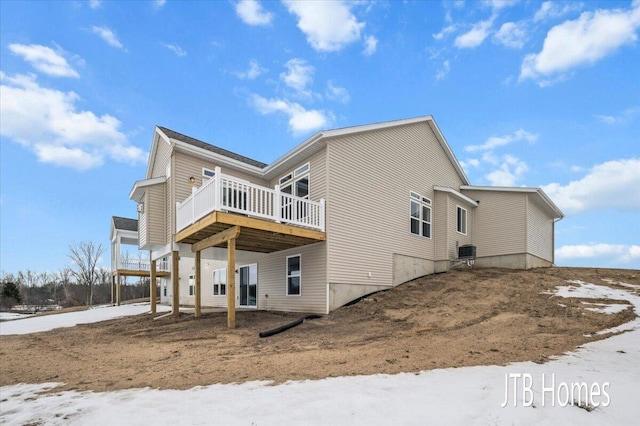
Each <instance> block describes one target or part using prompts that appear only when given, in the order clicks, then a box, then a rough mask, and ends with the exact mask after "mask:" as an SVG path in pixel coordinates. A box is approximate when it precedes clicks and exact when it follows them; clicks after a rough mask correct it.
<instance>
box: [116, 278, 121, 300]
mask: <svg viewBox="0 0 640 426" xmlns="http://www.w3.org/2000/svg"><path fill="white" fill-rule="evenodd" d="M120 281H122V276H121V275H120V274H118V273H116V305H118V306H120V302H121V301H122V292H121V290H122V288H121V283H120Z"/></svg>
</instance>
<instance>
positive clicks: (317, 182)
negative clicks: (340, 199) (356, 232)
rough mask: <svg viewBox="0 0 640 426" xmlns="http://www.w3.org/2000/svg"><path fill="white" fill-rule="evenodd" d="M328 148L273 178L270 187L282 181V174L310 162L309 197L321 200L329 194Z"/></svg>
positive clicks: (291, 171)
mask: <svg viewBox="0 0 640 426" xmlns="http://www.w3.org/2000/svg"><path fill="white" fill-rule="evenodd" d="M326 161H327V155H326V148H325V149H323V150H321V151H318V152H316V153H315V154H313V155H312V156H311V157H310V158H308V159H306V160H304V161H301V162H300V163H299V164H296V166H295V167H292V168H291V170H288V171H287V172H286V173H282V174H281V175H280V176H277V177H276V178H274V179H272V180H271V181H270V182H269V187H270V188H275V186H276V185H277V184H278V183H279V182H280V178H281V177H282V176H285V175H287V174H288V173H293V171H294V170H295V169H297V168H298V167H300V166H303V165H305V164H307V163H309V199H311V200H313V201H319V200H320V199H321V198H326V195H327V186H326V183H327V179H326V176H327V173H326V168H327V166H326Z"/></svg>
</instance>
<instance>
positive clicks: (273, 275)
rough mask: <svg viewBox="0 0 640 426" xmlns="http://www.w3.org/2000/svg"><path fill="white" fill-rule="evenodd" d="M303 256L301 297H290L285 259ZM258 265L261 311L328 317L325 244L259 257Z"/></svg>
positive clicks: (259, 305) (248, 262)
mask: <svg viewBox="0 0 640 426" xmlns="http://www.w3.org/2000/svg"><path fill="white" fill-rule="evenodd" d="M296 254H300V256H301V283H302V284H301V295H300V296H287V295H286V294H287V289H286V281H287V280H286V274H287V272H286V267H287V264H286V258H287V256H291V255H296ZM251 263H257V264H258V309H263V310H273V311H289V312H308V313H326V312H327V277H326V243H316V244H312V245H308V246H303V247H298V248H294V249H290V250H285V251H280V252H276V253H271V254H269V255H266V256H262V257H260V258H259V259H258V260H256V261H255V262H253V261H247V262H244V263H243V265H244V264H246V265H248V264H251ZM238 266H242V265H240V264H239V265H238Z"/></svg>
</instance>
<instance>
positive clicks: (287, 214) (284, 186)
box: [278, 163, 311, 219]
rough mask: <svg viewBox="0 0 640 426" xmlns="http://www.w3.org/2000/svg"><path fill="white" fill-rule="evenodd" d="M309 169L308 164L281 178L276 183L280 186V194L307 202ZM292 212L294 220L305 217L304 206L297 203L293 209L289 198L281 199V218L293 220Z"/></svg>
mask: <svg viewBox="0 0 640 426" xmlns="http://www.w3.org/2000/svg"><path fill="white" fill-rule="evenodd" d="M310 169H311V166H310V164H309V163H306V164H303V165H302V166H300V167H298V168H297V169H295V170H294V171H293V172H292V173H289V174H286V175H284V176H282V177H281V178H280V180H279V181H278V183H279V184H280V192H282V193H284V194H290V195H293V196H295V197H300V198H304V199H307V200H308V199H309V171H310ZM294 208H295V210H294ZM294 211H295V212H297V215H296V216H297V217H296V219H300V218H302V217H305V216H306V215H307V212H306V204H302V203H299V204H298V205H296V206H295V207H294V205H293V201H292V200H291V198H289V197H282V217H284V218H288V219H293V212H294Z"/></svg>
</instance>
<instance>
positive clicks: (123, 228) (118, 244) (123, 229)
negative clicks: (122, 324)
mask: <svg viewBox="0 0 640 426" xmlns="http://www.w3.org/2000/svg"><path fill="white" fill-rule="evenodd" d="M109 240H110V241H111V275H112V285H111V303H114V304H118V305H119V304H120V302H121V301H122V293H121V291H120V290H121V282H122V278H124V277H139V278H142V277H151V261H150V260H149V259H141V258H139V257H130V256H129V252H128V251H124V250H123V246H135V251H136V252H137V251H138V220H137V219H130V218H126V217H119V216H112V217H111V232H110V234H109ZM167 276H170V274H169V269H168V263H166V262H165V263H161V264H160V265H158V266H157V268H156V277H167Z"/></svg>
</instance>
